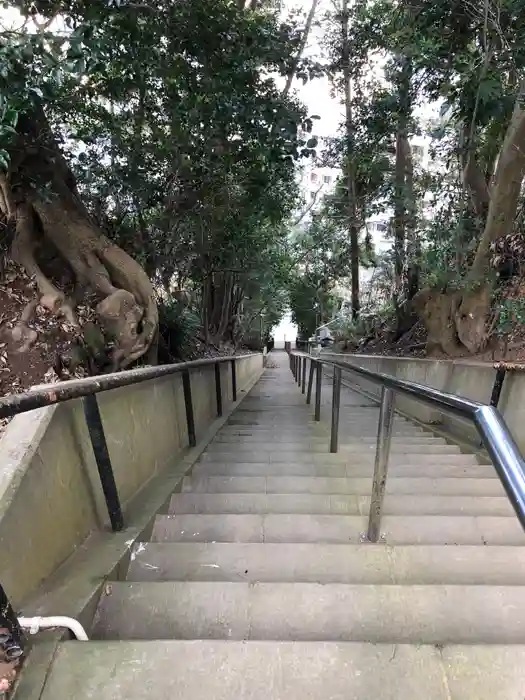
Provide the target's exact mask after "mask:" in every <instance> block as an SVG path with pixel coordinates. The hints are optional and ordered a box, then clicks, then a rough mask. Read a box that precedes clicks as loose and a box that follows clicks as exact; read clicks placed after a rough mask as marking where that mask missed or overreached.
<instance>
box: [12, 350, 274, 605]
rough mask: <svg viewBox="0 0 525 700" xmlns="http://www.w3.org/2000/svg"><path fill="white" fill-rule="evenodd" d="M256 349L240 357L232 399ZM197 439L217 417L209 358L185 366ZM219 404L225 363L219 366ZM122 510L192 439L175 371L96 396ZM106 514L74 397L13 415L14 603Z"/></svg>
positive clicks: (249, 372)
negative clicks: (191, 366) (206, 362)
mask: <svg viewBox="0 0 525 700" xmlns="http://www.w3.org/2000/svg"><path fill="white" fill-rule="evenodd" d="M261 371H262V355H251V356H247V357H246V358H240V359H239V360H237V367H236V373H237V389H238V398H240V397H241V396H242V391H243V390H245V389H246V387H247V386H248V385H249V384H250V383H251V382H252V381H253V380H254V379H255V378H257V377H258V376H259V374H260V373H261ZM190 378H191V386H192V397H193V408H194V416H195V430H196V435H197V440H199V439H200V438H202V436H203V435H204V433H205V431H206V430H207V429H208V428H209V427H210V425H211V424H212V423H213V421H214V420H215V419H216V418H217V402H216V390H215V370H214V367H213V366H211V367H202V368H198V369H194V370H192V371H191V375H190ZM221 389H222V397H223V406H224V408H225V409H227V408H228V405H230V404H231V401H232V379H231V365H230V363H225V364H223V365H221ZM98 398H99V405H100V412H101V415H102V421H103V424H104V428H105V433H106V440H107V443H108V449H109V453H110V457H111V461H112V464H113V470H114V473H115V480H116V483H117V487H118V491H119V494H120V498H121V501H122V505H123V507H124V509H126V506H128V505H129V503H130V502H131V501H132V499H133V498H134V497H135V496H136V495H137V494H138V492H139V491H140V490H141V489H142V488H143V487H144V485H145V484H147V483H148V482H149V481H150V480H151V479H152V478H153V477H155V476H156V475H158V474H160V473H161V472H162V471H163V470H167V469H169V468H170V466H171V467H173V466H174V465H176V464H177V461H178V460H180V458H181V457H182V455H183V453H184V451H185V450H186V449H187V446H188V433H187V425H186V412H185V405H184V395H183V391H182V378H181V376H180V375H179V374H176V375H173V376H171V377H163V378H160V379H154V380H151V381H148V382H143V383H141V384H136V385H134V386H127V387H122V388H120V389H114V390H112V391H108V392H104V393H102V394H99V395H98ZM107 524H108V515H107V509H106V505H105V501H104V496H103V493H102V489H101V486H100V480H99V477H98V472H97V468H96V464H95V460H94V457H93V451H92V448H91V443H90V440H89V435H88V431H87V426H86V423H85V419H84V413H83V409H82V404H81V402H80V400H76V401H70V402H68V403H63V404H59V405H57V406H53V407H49V408H44V409H39V410H36V411H31V412H30V413H26V414H22V415H20V416H17V417H16V418H14V419H13V420H12V421H11V423H10V424H9V425H8V427H7V429H6V431H5V433H4V435H3V436H2V438H1V439H0V581H1V583H2V585H3V586H4V588H5V589H6V591H7V593H8V595H9V596H10V597H11V599H12V601H13V603H14V604H15V605H19V604H20V602H21V601H23V600H24V599H25V598H27V597H28V596H29V595H30V594H31V593H33V592H34V591H35V590H36V589H37V587H38V586H39V584H40V583H41V582H42V581H43V580H44V579H45V578H47V577H48V576H49V575H50V574H51V573H53V572H54V571H55V569H56V568H57V567H58V566H59V565H60V564H61V563H62V562H64V561H65V560H66V559H67V557H68V556H70V555H71V554H72V552H73V551H74V550H75V549H76V548H77V547H78V546H79V545H81V544H82V542H84V541H85V540H86V538H87V537H88V536H89V535H90V534H91V533H93V532H96V531H97V530H101V529H105V528H107Z"/></svg>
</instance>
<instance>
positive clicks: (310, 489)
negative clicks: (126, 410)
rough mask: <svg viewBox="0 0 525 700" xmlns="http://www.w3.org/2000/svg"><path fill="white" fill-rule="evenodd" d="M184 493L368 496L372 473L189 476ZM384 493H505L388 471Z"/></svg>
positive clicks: (486, 484)
mask: <svg viewBox="0 0 525 700" xmlns="http://www.w3.org/2000/svg"><path fill="white" fill-rule="evenodd" d="M182 490H183V492H184V493H280V494H283V493H293V494H299V493H317V494H357V495H363V496H369V495H370V493H371V491H372V472H371V471H370V474H369V476H368V477H329V476H328V477H323V476H312V477H308V476H303V477H300V476H202V477H199V476H190V477H185V479H184V482H183V488H182ZM386 493H387V494H388V493H392V494H393V493H395V494H424V493H427V494H432V495H451V496H504V495H505V491H504V489H503V486H502V485H501V483H500V481H499V479H493V478H481V477H479V478H469V477H468V476H466V477H465V478H463V479H458V478H454V477H440V476H435V477H434V478H428V477H415V476H414V477H403V476H396V475H395V474H390V475H389V478H388V479H387V482H386Z"/></svg>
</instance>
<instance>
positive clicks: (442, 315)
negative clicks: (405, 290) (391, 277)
mask: <svg viewBox="0 0 525 700" xmlns="http://www.w3.org/2000/svg"><path fill="white" fill-rule="evenodd" d="M491 298H492V289H491V287H490V286H488V285H480V286H478V287H477V288H476V289H474V290H471V291H467V292H458V291H455V292H447V291H440V290H436V289H423V290H421V291H420V292H418V294H417V295H416V296H415V297H414V300H413V303H414V308H415V309H416V311H417V314H418V316H419V318H420V319H421V320H422V321H423V323H424V325H425V328H426V329H427V332H428V338H427V355H428V356H432V355H435V354H436V353H440V352H443V353H444V354H445V355H448V356H449V357H457V356H461V355H465V354H467V353H469V354H475V353H478V352H481V351H482V350H484V349H485V347H486V346H487V343H488V340H489V337H490V333H491V330H490V322H491V317H492V312H491Z"/></svg>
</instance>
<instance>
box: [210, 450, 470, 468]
mask: <svg viewBox="0 0 525 700" xmlns="http://www.w3.org/2000/svg"><path fill="white" fill-rule="evenodd" d="M374 458H375V449H370V450H368V451H365V450H363V451H360V452H352V453H345V452H339V453H337V454H330V453H326V454H315V453H313V452H309V451H308V450H304V451H297V452H292V451H290V452H286V453H283V452H280V451H279V450H278V451H276V452H271V451H268V450H259V449H255V450H253V451H242V450H239V451H228V450H213V451H209V452H204V453H203V454H202V455H201V457H200V461H199V464H203V463H206V462H219V463H227V464H236V463H239V462H258V463H260V462H275V463H277V464H281V465H282V468H283V469H285V468H286V464H287V463H288V462H302V463H304V464H321V465H322V464H346V463H348V462H353V463H356V462H358V463H359V462H361V463H367V462H370V461H374ZM388 463H389V464H400V463H401V464H477V463H478V462H477V459H476V457H475V456H474V455H470V454H448V453H446V452H443V453H436V454H428V453H426V452H421V453H418V454H399V453H396V452H394V453H393V454H391V455H390V458H389V460H388Z"/></svg>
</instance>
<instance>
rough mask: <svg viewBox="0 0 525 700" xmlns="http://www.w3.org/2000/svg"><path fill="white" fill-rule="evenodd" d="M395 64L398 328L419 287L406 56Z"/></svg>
mask: <svg viewBox="0 0 525 700" xmlns="http://www.w3.org/2000/svg"><path fill="white" fill-rule="evenodd" d="M397 61H398V64H399V69H398V73H397V78H396V82H397V98H398V109H397V113H398V120H397V133H396V163H395V174H394V280H395V282H394V306H395V308H396V313H397V317H398V325H404V324H403V321H404V316H405V315H406V313H407V310H406V304H405V302H406V301H407V300H409V299H411V298H412V297H413V296H415V294H416V292H417V289H418V287H419V265H418V247H419V246H418V241H417V238H416V236H417V233H416V206H415V200H414V168H413V162H412V149H411V146H410V141H409V123H410V118H411V115H412V99H411V80H412V64H411V61H410V59H409V58H407V57H406V56H401V57H398V59H397ZM403 297H404V299H403Z"/></svg>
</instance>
